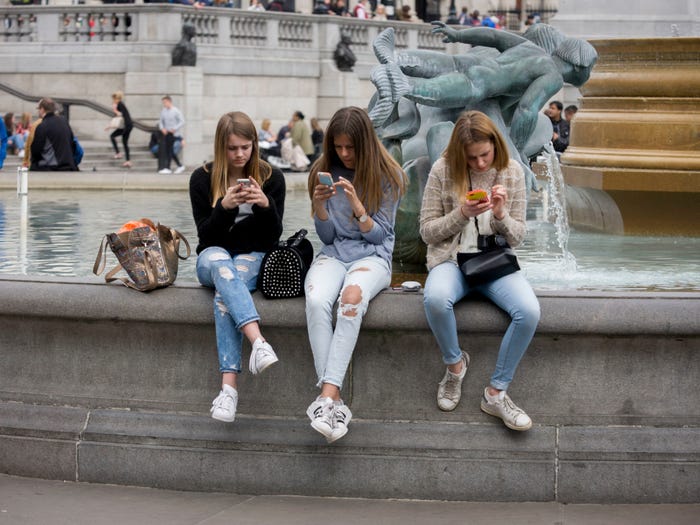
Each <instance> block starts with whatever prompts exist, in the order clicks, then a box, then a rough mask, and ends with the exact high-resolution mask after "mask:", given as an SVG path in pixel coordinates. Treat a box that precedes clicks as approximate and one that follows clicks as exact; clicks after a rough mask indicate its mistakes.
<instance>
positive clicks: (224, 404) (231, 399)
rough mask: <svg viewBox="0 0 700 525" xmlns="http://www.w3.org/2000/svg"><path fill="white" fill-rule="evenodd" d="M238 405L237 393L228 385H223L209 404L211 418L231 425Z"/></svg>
mask: <svg viewBox="0 0 700 525" xmlns="http://www.w3.org/2000/svg"><path fill="white" fill-rule="evenodd" d="M237 405H238V392H236V389H235V388H233V387H232V386H229V385H224V386H223V387H222V388H221V392H220V393H219V395H218V396H216V399H215V400H214V401H213V402H212V404H211V410H210V412H211V417H213V418H214V419H218V420H219V421H225V422H226V423H231V422H232V421H233V420H234V419H236V406H237Z"/></svg>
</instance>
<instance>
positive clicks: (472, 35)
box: [432, 20, 529, 51]
mask: <svg viewBox="0 0 700 525" xmlns="http://www.w3.org/2000/svg"><path fill="white" fill-rule="evenodd" d="M432 24H433V33H435V34H442V35H444V36H445V38H443V42H459V43H462V44H471V45H473V46H486V47H493V48H496V49H498V50H499V51H505V50H506V49H510V48H511V47H515V46H517V45H519V44H522V43H524V42H529V40H527V39H526V38H523V37H522V36H520V35H516V34H515V33H509V32H508V31H503V30H501V29H493V28H491V27H468V28H466V29H461V30H459V31H458V30H456V29H452V28H451V27H448V26H447V25H446V24H445V23H444V22H440V21H438V20H436V21H434V22H432Z"/></svg>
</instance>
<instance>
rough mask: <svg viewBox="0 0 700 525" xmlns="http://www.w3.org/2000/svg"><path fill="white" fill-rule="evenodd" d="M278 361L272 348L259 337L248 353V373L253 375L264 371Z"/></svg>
mask: <svg viewBox="0 0 700 525" xmlns="http://www.w3.org/2000/svg"><path fill="white" fill-rule="evenodd" d="M277 361H279V359H277V355H276V354H275V351H274V350H273V349H272V347H271V346H270V345H269V344H268V343H267V342H266V341H263V340H262V339H260V338H259V337H258V338H257V339H256V340H255V342H254V343H253V350H252V351H251V352H250V363H249V364H248V367H249V368H250V373H251V374H253V375H255V374H259V373H260V372H262V371H263V370H265V369H266V368H267V367H269V366H270V365H274V364H275V363H276V362H277Z"/></svg>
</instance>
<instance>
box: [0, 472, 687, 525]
mask: <svg viewBox="0 0 700 525" xmlns="http://www.w3.org/2000/svg"><path fill="white" fill-rule="evenodd" d="M45 523H46V524H48V523H50V524H52V525H63V524H71V525H82V524H86V525H87V524H90V525H102V524H105V525H113V524H119V525H126V524H139V525H150V524H154V525H155V524H157V525H162V524H168V525H217V524H222V525H223V524H225V525H232V524H234V525H248V524H256V525H260V524H264V525H277V524H285V525H297V524H304V525H317V524H318V525H326V524H329V525H344V524H352V525H374V524H380V525H393V524H397V525H399V524H400V525H412V524H426V525H427V524H430V525H436V524H439V525H443V524H445V525H447V524H455V525H458V524H459V525H464V524H470V525H471V524H474V525H478V524H489V525H497V524H499V523H513V524H515V523H517V524H518V525H527V524H537V525H543V524H552V525H579V524H580V525H584V524H585V525H598V524H600V525H603V524H605V525H626V524H630V525H632V524H634V525H644V524H650V525H662V524H663V525H667V524H673V525H677V524H693V525H694V524H697V523H700V504H694V505H564V504H560V503H468V502H436V501H407V500H366V499H365V500H363V499H341V498H313V497H301V496H240V495H234V494H222V493H212V492H210V493H204V492H177V491H171V490H158V489H151V488H142V487H123V486H116V485H99V484H90V483H74V482H63V481H47V480H41V479H32V478H20V477H14V476H7V475H3V474H0V524H2V525H5V524H8V525H9V524H11V525H25V524H27V525H30V524H31V525H37V524H45Z"/></svg>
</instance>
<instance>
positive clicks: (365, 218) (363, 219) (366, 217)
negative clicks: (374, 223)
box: [355, 212, 369, 223]
mask: <svg viewBox="0 0 700 525" xmlns="http://www.w3.org/2000/svg"><path fill="white" fill-rule="evenodd" d="M355 220H356V221H357V222H360V223H365V222H367V221H368V220H369V215H367V213H366V212H365V213H363V214H362V215H360V216H359V217H357V216H355Z"/></svg>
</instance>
